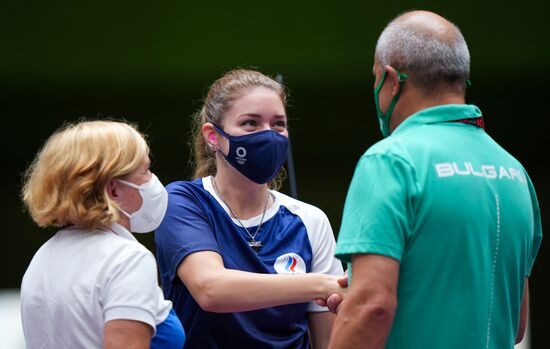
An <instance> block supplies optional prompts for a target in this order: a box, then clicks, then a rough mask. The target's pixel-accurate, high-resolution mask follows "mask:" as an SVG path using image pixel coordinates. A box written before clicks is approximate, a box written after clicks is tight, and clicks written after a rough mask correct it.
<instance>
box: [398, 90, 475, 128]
mask: <svg viewBox="0 0 550 349" xmlns="http://www.w3.org/2000/svg"><path fill="white" fill-rule="evenodd" d="M407 92H408V93H406V94H405V93H404V94H402V95H401V97H400V98H399V105H398V106H396V108H395V110H394V112H393V115H392V117H391V120H390V130H391V131H393V130H394V129H395V128H397V126H399V125H400V124H401V123H402V122H403V121H405V120H406V119H407V118H408V117H409V116H411V115H413V114H416V113H418V112H419V111H421V110H424V109H428V108H431V107H436V106H439V105H446V104H465V103H466V101H465V99H464V96H462V95H460V94H457V93H442V94H438V95H437V96H429V97H426V96H424V95H422V94H420V93H419V92H417V91H407Z"/></svg>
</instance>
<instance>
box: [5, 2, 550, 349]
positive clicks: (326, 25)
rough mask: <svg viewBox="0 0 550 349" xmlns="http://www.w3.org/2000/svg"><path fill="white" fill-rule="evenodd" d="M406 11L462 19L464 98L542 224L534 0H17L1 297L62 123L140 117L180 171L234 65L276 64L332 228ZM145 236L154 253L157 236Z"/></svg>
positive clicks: (10, 31)
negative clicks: (392, 27) (39, 167)
mask: <svg viewBox="0 0 550 349" xmlns="http://www.w3.org/2000/svg"><path fill="white" fill-rule="evenodd" d="M411 9H426V10H432V11H435V12H437V13H439V14H441V15H443V16H445V17H447V18H448V19H450V20H452V21H453V22H455V23H456V24H457V25H458V26H459V27H460V28H461V30H462V32H463V34H464V36H465V38H466V41H467V43H468V45H469V48H470V53H471V58H472V65H471V81H472V87H471V88H470V89H469V90H468V94H467V100H468V102H469V103H473V104H476V105H478V106H479V107H480V108H481V110H482V111H483V113H484V115H485V122H486V126H487V132H488V133H489V134H490V135H491V136H492V137H493V138H495V139H496V140H497V141H498V142H499V143H500V144H501V145H503V146H504V147H505V148H506V149H508V151H509V152H511V153H512V154H513V155H514V156H515V157H517V158H518V159H519V160H520V161H521V162H522V163H523V164H524V165H525V167H526V168H527V170H528V172H529V174H530V176H531V178H532V180H533V182H534V184H535V187H536V189H537V192H538V196H539V201H540V206H541V209H542V215H543V226H544V227H546V226H547V224H546V217H548V215H549V214H550V178H549V175H548V173H547V172H546V171H547V170H546V168H547V166H545V162H546V161H548V158H547V157H546V156H545V155H544V154H547V151H548V150H550V147H549V145H550V144H549V143H550V142H549V137H548V136H547V133H548V129H547V127H546V126H544V125H545V123H544V118H545V117H547V111H546V105H545V103H546V101H547V98H548V96H549V93H550V88H549V87H548V78H549V77H550V66H549V65H548V63H549V62H550V46H549V45H547V42H548V33H549V30H548V29H547V16H546V14H547V13H548V9H549V6H548V5H547V4H546V3H545V2H544V1H542V0H541V1H531V0H526V1H522V2H521V3H518V2H511V1H510V2H503V1H499V2H497V1H485V2H481V1H472V0H466V1H460V2H442V1H435V0H433V1H404V0H400V1H398V0H387V1H384V2H380V1H379V2H367V1H340V2H334V1H286V0H282V1H277V2H257V1H249V0H244V1H231V2H229V1H226V2H221V1H220V2H216V1H203V2H192V1H179V2H163V1H156V2H149V3H145V2H135V1H134V2H121V1H116V2H115V1H113V2H108V3H104V4H102V3H98V2H93V3H92V2H89V3H87V2H81V1H78V2H75V1H54V2H37V3H34V4H31V3H29V2H15V1H13V2H8V3H4V4H3V10H2V14H1V15H0V16H1V17H2V18H1V21H0V22H1V24H0V28H1V29H3V30H2V33H3V35H2V43H1V45H0V47H1V50H2V52H1V54H0V62H1V64H0V108H1V109H0V110H1V113H2V118H1V121H0V122H1V125H2V133H1V138H0V141H1V143H0V149H2V165H3V171H1V184H0V185H1V187H0V188H1V193H2V199H0V205H1V206H0V208H1V210H0V217H1V219H2V222H3V226H4V228H3V231H2V233H1V234H0V246H1V248H2V251H1V253H0V266H1V268H2V269H1V270H2V272H1V277H0V295H2V294H8V293H9V292H8V291H9V290H11V291H12V292H11V293H9V294H12V295H13V294H16V293H17V291H18V288H19V286H20V282H21V278H22V275H23V273H24V271H25V269H26V267H27V265H28V263H29V262H30V260H31V258H32V256H33V254H34V253H35V251H36V250H37V249H38V248H39V246H40V245H41V244H42V243H44V242H45V241H46V240H47V239H48V238H49V237H50V236H51V235H52V233H53V232H54V230H48V229H46V230H43V229H40V228H38V227H36V226H35V225H34V224H33V222H32V221H31V219H30V218H29V217H28V216H27V215H26V213H25V212H24V211H23V208H22V204H21V201H20V199H19V190H20V185H21V175H22V173H23V171H24V170H25V168H26V166H27V165H28V164H29V163H30V162H31V161H32V159H33V157H34V155H35V153H36V152H37V150H38V149H39V147H40V146H41V145H42V144H43V142H44V141H45V140H46V139H47V137H48V136H49V135H50V134H51V133H52V132H53V131H54V130H55V129H57V128H58V127H59V126H61V125H62V124H63V123H64V122H68V121H75V120H78V119H80V118H81V117H86V118H90V119H96V118H106V117H109V118H123V119H126V120H128V121H132V122H137V123H139V125H140V128H141V130H142V131H144V132H145V133H147V134H149V136H150V144H151V148H152V152H153V157H154V160H155V162H154V165H153V171H154V172H156V173H157V175H158V177H159V178H160V179H161V180H162V181H163V183H165V184H167V183H169V182H171V181H174V180H178V179H187V178H189V176H190V168H189V167H188V166H187V163H188V159H189V146H188V138H189V132H190V130H189V125H190V123H189V117H190V115H191V114H192V113H194V112H195V111H196V110H197V109H198V108H199V107H200V104H201V98H202V97H203V95H204V93H205V91H206V90H207V88H208V86H209V85H210V84H211V83H212V82H213V81H214V80H215V79H216V78H218V77H219V76H220V75H221V74H222V73H223V72H225V71H227V70H229V69H232V68H235V67H248V68H256V69H259V70H260V71H262V72H264V73H267V74H270V75H276V74H281V75H282V76H283V78H284V82H285V84H286V85H287V87H288V89H289V92H290V97H291V98H290V102H289V106H288V110H287V113H288V115H289V117H290V128H291V130H290V132H291V140H292V146H293V151H294V161H295V168H296V175H297V185H298V195H299V198H300V199H302V200H304V201H306V202H309V203H312V204H314V205H317V206H318V207H320V208H321V209H323V210H324V211H325V212H326V213H327V215H328V217H329V218H330V220H331V222H332V225H333V229H334V230H335V233H336V234H337V232H338V228H339V225H340V219H341V209H342V207H343V203H344V199H345V195H346V191H347V187H348V184H349V181H350V179H351V176H352V174H353V170H354V166H355V163H356V161H357V159H358V158H359V156H360V155H361V154H362V153H363V152H364V151H365V150H366V149H367V148H368V147H369V146H370V145H372V144H373V143H375V142H377V141H378V140H380V139H381V135H380V132H379V129H378V123H377V120H376V113H375V109H374V105H373V98H372V96H373V94H372V89H373V77H372V73H371V71H372V64H373V52H374V47H375V43H376V39H377V37H378V35H379V34H380V32H381V31H382V30H383V28H384V26H385V24H386V23H387V22H388V21H389V20H391V19H392V18H393V17H395V16H396V15H398V14H399V13H401V12H403V11H406V10H411ZM288 190H289V189H288V184H287V185H286V186H285V188H283V191H285V192H287V193H288ZM138 238H139V239H140V241H141V242H142V243H144V244H145V245H146V246H147V247H148V248H150V249H151V251H154V248H155V247H154V243H153V236H152V235H148V236H142V235H140V236H138ZM548 249H549V248H548V246H547V243H545V242H543V244H542V248H541V250H540V252H539V256H538V259H537V261H536V264H535V267H534V269H533V273H532V277H531V318H530V324H531V335H530V342H531V347H532V348H542V347H545V346H544V338H545V327H544V326H545V323H548V321H549V320H550V312H549V311H548V310H549V300H548V299H547V295H548V294H550V288H549V287H550V286H549V283H548V281H547V280H548V274H549V272H548V266H549V265H550V264H549V263H550V261H549V258H550V256H549V252H548ZM60 272H62V271H60ZM13 299H16V298H13ZM4 304H5V303H1V302H0V307H2V308H1V309H0V314H6V313H7V311H8V307H7V306H5V305H4ZM4 318H5V317H4ZM8 321H9V320H8ZM13 321H14V322H15V323H17V322H18V321H19V319H18V318H15V317H14V318H13ZM16 325H17V324H16ZM4 329H6V328H4ZM0 347H2V344H0Z"/></svg>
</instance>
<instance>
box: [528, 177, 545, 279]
mask: <svg viewBox="0 0 550 349" xmlns="http://www.w3.org/2000/svg"><path fill="white" fill-rule="evenodd" d="M527 179H528V185H529V192H530V194H531V203H532V207H533V220H534V222H533V223H534V225H533V228H534V229H533V242H532V245H531V250H530V253H529V255H528V256H527V257H528V261H527V264H526V270H525V276H527V277H529V276H530V275H531V270H532V269H533V265H534V264H535V259H536V258H537V254H538V251H539V248H540V244H541V242H542V224H541V218H540V208H539V203H538V200H537V194H536V193H535V188H534V186H533V183H532V182H531V179H530V178H529V176H527Z"/></svg>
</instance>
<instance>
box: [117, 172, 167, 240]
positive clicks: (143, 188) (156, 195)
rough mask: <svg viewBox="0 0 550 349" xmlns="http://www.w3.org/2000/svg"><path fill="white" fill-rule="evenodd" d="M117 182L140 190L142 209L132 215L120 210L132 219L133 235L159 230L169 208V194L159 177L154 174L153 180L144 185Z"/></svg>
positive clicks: (131, 228) (122, 181)
mask: <svg viewBox="0 0 550 349" xmlns="http://www.w3.org/2000/svg"><path fill="white" fill-rule="evenodd" d="M117 181H119V182H121V183H124V184H126V185H128V186H130V187H132V188H136V189H138V190H139V193H140V195H141V198H142V200H143V202H142V204H141V207H140V208H139V209H138V210H137V211H135V212H133V213H132V214H129V213H128V212H126V211H124V210H123V209H121V208H119V210H120V211H121V212H122V213H124V214H125V215H126V216H127V217H128V218H130V231H131V232H133V233H148V232H151V231H153V230H155V229H157V228H158V226H159V225H160V223H161V222H162V219H163V218H164V214H165V213H166V208H167V207H168V192H167V191H166V189H164V186H163V185H162V183H161V182H160V181H159V179H158V178H157V176H155V174H153V175H152V176H151V179H150V180H149V181H148V182H147V183H143V184H142V185H137V184H135V183H132V182H128V181H125V180H122V179H117Z"/></svg>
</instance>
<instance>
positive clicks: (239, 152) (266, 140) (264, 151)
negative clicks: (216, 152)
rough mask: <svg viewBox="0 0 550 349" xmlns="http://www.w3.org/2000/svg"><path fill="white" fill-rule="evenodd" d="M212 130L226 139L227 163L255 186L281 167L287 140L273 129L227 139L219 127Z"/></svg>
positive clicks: (228, 136)
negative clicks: (227, 146)
mask: <svg viewBox="0 0 550 349" xmlns="http://www.w3.org/2000/svg"><path fill="white" fill-rule="evenodd" d="M214 127H215V128H216V130H217V131H218V132H219V133H220V134H221V135H222V136H224V137H225V138H227V139H228V140H229V152H228V153H227V155H225V154H223V152H222V154H223V156H224V157H225V159H226V160H227V162H229V163H230V164H231V166H233V167H234V168H235V169H237V171H239V172H240V173H242V174H243V175H244V176H245V177H247V178H248V179H250V180H251V181H253V182H256V183H258V184H265V183H267V182H269V181H271V180H272V179H273V178H274V177H275V176H276V175H277V172H279V170H280V169H281V167H282V166H283V164H284V162H285V160H286V152H287V149H288V138H287V137H285V136H283V135H281V134H280V133H278V132H275V131H273V130H265V131H259V132H254V133H249V134H245V135H242V136H231V135H229V134H227V133H226V132H225V131H224V130H222V128H221V127H219V126H218V125H214Z"/></svg>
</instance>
